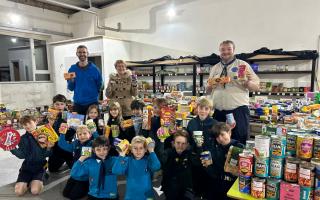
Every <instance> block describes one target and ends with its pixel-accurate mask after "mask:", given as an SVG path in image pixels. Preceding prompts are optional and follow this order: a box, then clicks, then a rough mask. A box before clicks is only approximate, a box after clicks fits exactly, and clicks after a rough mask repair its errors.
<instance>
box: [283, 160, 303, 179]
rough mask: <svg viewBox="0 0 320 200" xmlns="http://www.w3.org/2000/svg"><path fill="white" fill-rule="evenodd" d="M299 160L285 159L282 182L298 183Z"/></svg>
mask: <svg viewBox="0 0 320 200" xmlns="http://www.w3.org/2000/svg"><path fill="white" fill-rule="evenodd" d="M299 162H300V160H299V159H297V158H293V157H287V158H286V164H285V167H284V180H285V181H287V182H290V183H296V182H297V181H298V168H299Z"/></svg>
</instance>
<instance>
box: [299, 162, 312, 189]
mask: <svg viewBox="0 0 320 200" xmlns="http://www.w3.org/2000/svg"><path fill="white" fill-rule="evenodd" d="M314 172H315V166H314V164H311V163H307V162H306V163H301V164H300V166H299V175H298V184H299V185H300V186H304V187H313V186H314V174H315V173H314Z"/></svg>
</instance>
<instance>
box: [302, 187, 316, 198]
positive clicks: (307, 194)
mask: <svg viewBox="0 0 320 200" xmlns="http://www.w3.org/2000/svg"><path fill="white" fill-rule="evenodd" d="M300 200H313V188H311V187H304V186H301V187H300Z"/></svg>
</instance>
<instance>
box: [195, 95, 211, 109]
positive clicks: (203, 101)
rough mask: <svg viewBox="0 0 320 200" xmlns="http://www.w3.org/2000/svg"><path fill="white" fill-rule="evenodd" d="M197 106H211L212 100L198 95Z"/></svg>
mask: <svg viewBox="0 0 320 200" xmlns="http://www.w3.org/2000/svg"><path fill="white" fill-rule="evenodd" d="M197 106H199V107H209V108H212V107H213V105H212V102H211V101H210V100H209V99H208V98H206V97H200V98H199V99H198V101H197Z"/></svg>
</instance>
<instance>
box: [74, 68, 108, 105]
mask: <svg viewBox="0 0 320 200" xmlns="http://www.w3.org/2000/svg"><path fill="white" fill-rule="evenodd" d="M68 72H69V73H70V72H75V73H76V77H75V78H74V79H73V80H68V89H69V90H70V91H74V95H73V101H74V103H76V104H79V105H89V104H92V103H96V102H98V97H99V92H100V89H101V86H102V76H101V72H100V70H99V69H98V68H97V66H96V65H95V64H93V63H92V62H89V63H88V65H87V66H86V67H84V68H81V67H79V66H78V63H76V64H74V65H71V67H70V69H69V71H68Z"/></svg>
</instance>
